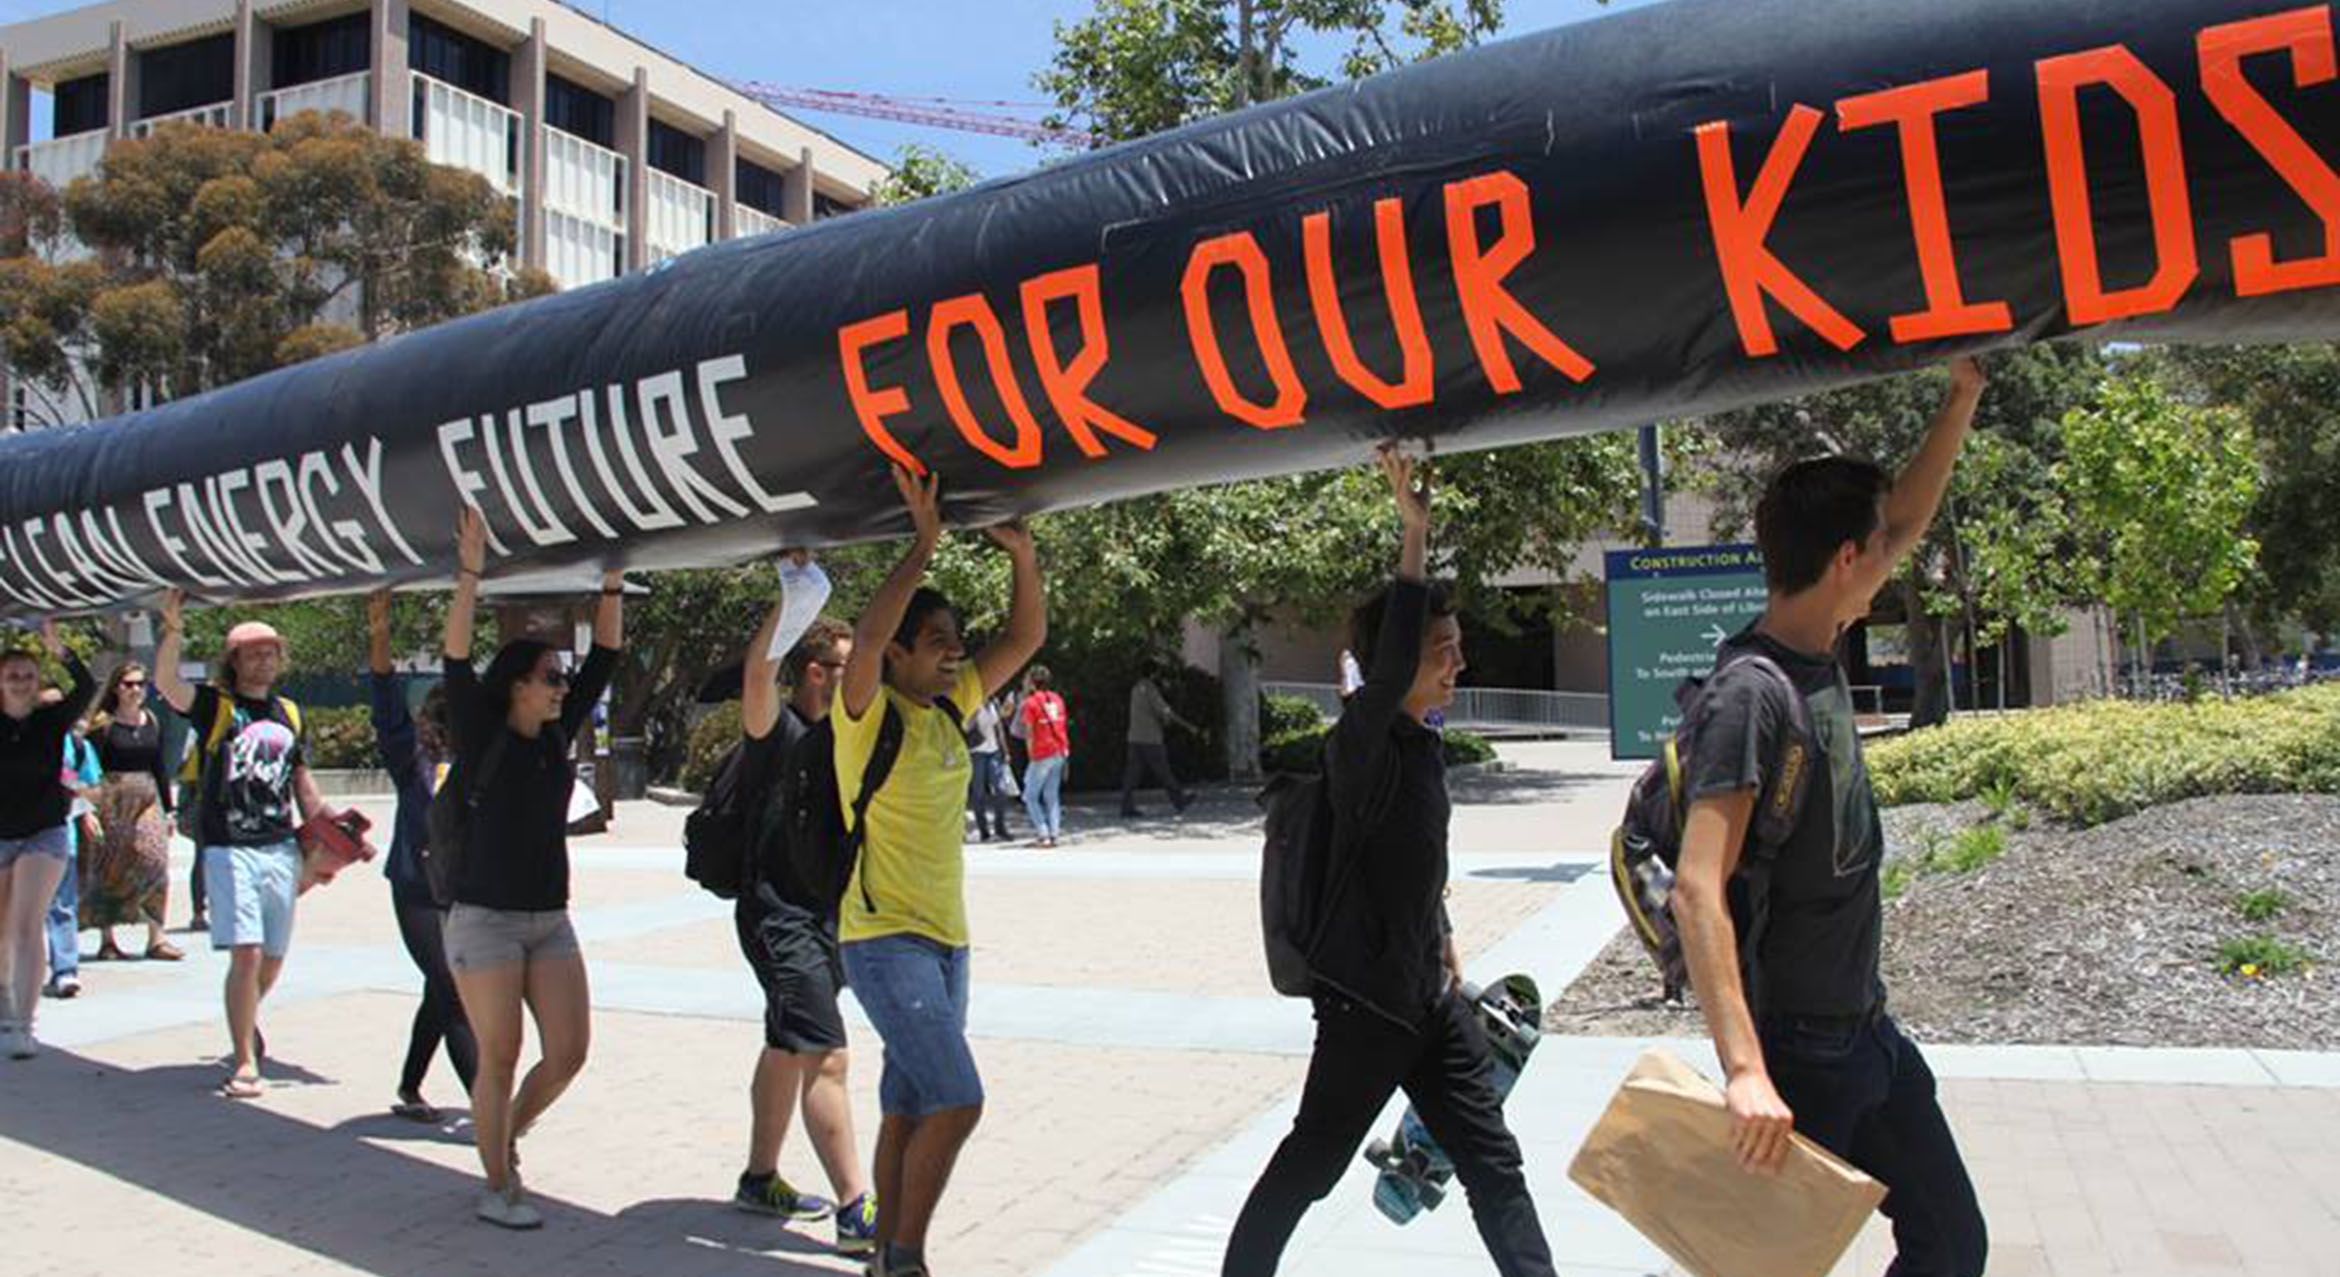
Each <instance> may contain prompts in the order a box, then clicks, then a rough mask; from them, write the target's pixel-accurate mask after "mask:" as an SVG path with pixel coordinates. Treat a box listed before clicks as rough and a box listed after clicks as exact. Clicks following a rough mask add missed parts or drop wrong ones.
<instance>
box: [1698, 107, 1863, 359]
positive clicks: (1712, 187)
mask: <svg viewBox="0 0 2340 1277" xmlns="http://www.w3.org/2000/svg"><path fill="white" fill-rule="evenodd" d="M1821 118H1822V117H1821V115H1820V113H1819V112H1818V111H1815V110H1813V109H1812V108H1811V107H1808V106H1798V107H1794V108H1792V109H1790V110H1789V111H1788V115H1787V122H1786V123H1785V124H1782V125H1781V126H1780V130H1779V137H1778V138H1777V139H1776V140H1775V141H1773V142H1772V144H1771V154H1769V155H1767V156H1765V157H1764V159H1763V171H1762V172H1760V173H1758V174H1756V175H1755V188H1754V189H1753V190H1751V191H1749V192H1747V199H1746V202H1744V203H1741V202H1740V200H1739V174H1738V167H1737V165H1736V164H1734V163H1733V161H1732V159H1731V126H1730V122H1729V121H1727V120H1716V121H1715V122H1713V123H1711V124H1701V125H1699V126H1698V171H1699V174H1700V176H1701V177H1702V178H1703V179H1704V180H1705V184H1706V220H1707V222H1708V224H1709V225H1710V226H1711V227H1712V228H1713V231H1714V255H1715V259H1716V260H1717V261H1718V262H1719V263H1721V265H1722V276H1723V287H1724V289H1725V291H1727V292H1728V293H1729V294H1730V298H1731V317H1732V318H1733V319H1735V320H1737V321H1738V325H1739V344H1740V345H1742V346H1744V347H1746V350H1747V354H1748V356H1749V357H1750V358H1760V357H1762V356H1765V355H1776V354H1778V353H1779V338H1778V337H1777V336H1776V335H1774V334H1773V333H1772V331H1771V316H1770V314H1769V313H1768V312H1766V311H1765V310H1764V308H1763V298H1764V296H1765V295H1766V294H1769V295H1770V296H1772V297H1776V298H1778V299H1779V304H1780V305H1782V306H1785V307H1787V308H1788V310H1789V311H1790V312H1791V313H1792V314H1794V315H1795V317H1796V318H1798V319H1801V320H1803V321H1804V323H1805V324H1806V325H1807V326H1809V327H1810V328H1811V329H1812V331H1814V332H1817V333H1819V334H1820V335H1821V336H1823V337H1825V338H1827V339H1828V340H1829V342H1830V343H1831V344H1833V345H1834V346H1835V347H1836V348H1837V349H1838V350H1851V349H1852V348H1853V347H1855V346H1858V345H1860V344H1861V341H1862V339H1863V338H1865V337H1867V336H1868V334H1866V333H1864V332H1862V331H1861V330H1860V328H1859V326H1858V325H1856V324H1854V323H1853V322H1852V321H1851V320H1849V319H1846V318H1845V317H1844V316H1843V314H1841V313H1840V312H1839V311H1838V310H1837V309H1836V308H1835V307H1834V306H1831V305H1829V304H1828V303H1827V302H1825V301H1823V300H1821V298H1820V294H1818V293H1815V292H1813V291H1812V286H1811V285H1809V284H1807V283H1805V282H1804V281H1803V280H1802V279H1801V278H1799V277H1798V276H1797V275H1796V273H1795V272H1794V271H1791V270H1789V269H1788V268H1787V265H1786V264H1785V263H1784V262H1781V261H1780V260H1779V258H1777V257H1775V256H1773V255H1772V252H1771V249H1770V248H1768V247H1766V246H1765V245H1764V242H1763V241H1764V240H1765V239H1766V238H1767V237H1769V236H1770V234H1771V224H1772V222H1773V221H1774V220H1776V219H1777V218H1778V217H1779V206H1780V203H1781V202H1782V201H1784V200H1785V199H1787V190H1788V183H1789V182H1791V181H1794V180H1795V176H1796V169H1797V168H1798V167H1799V166H1801V165H1802V164H1803V162H1804V152H1805V151H1806V150H1808V149H1810V148H1811V145H1812V135H1813V134H1814V133H1817V132H1819V130H1820V121H1821Z"/></svg>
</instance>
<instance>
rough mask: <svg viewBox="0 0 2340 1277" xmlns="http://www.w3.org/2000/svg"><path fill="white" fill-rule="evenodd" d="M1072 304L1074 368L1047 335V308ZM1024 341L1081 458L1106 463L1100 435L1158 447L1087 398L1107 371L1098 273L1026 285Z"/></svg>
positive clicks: (1076, 270)
mask: <svg viewBox="0 0 2340 1277" xmlns="http://www.w3.org/2000/svg"><path fill="white" fill-rule="evenodd" d="M1066 298H1070V299H1071V300H1072V302H1073V307H1074V310H1075V312H1076V313H1077V314H1078V316H1079V319H1080V325H1081V347H1080V350H1079V352H1078V353H1076V354H1074V355H1073V360H1072V362H1071V363H1070V364H1067V363H1065V362H1064V360H1063V358H1062V357H1061V356H1059V355H1058V354H1057V350H1056V337H1055V335H1054V334H1053V333H1051V332H1049V330H1048V306H1049V303H1051V302H1056V301H1062V300H1065V299H1066ZM1024 335H1025V337H1026V338H1027V339H1028V340H1029V341H1030V342H1031V343H1032V362H1033V363H1034V364H1035V365H1037V366H1038V367H1039V369H1040V388H1041V389H1042V390H1043V391H1045V392H1047V395H1048V406H1049V407H1051V408H1054V409H1056V415H1057V416H1058V417H1060V418H1062V419H1063V421H1064V428H1065V430H1066V431H1067V432H1068V433H1070V434H1071V435H1072V439H1073V443H1074V445H1075V446H1077V447H1078V448H1080V450H1081V453H1082V455H1083V456H1089V457H1102V456H1104V455H1105V445H1104V444H1103V443H1102V442H1100V441H1099V440H1098V438H1097V432H1098V431H1100V430H1102V431H1104V432H1105V433H1106V434H1109V435H1112V436H1114V437H1115V438H1117V439H1123V440H1126V441H1128V442H1130V443H1133V444H1136V445H1137V446H1138V447H1140V448H1151V447H1153V446H1154V432H1153V431H1151V430H1148V429H1146V428H1144V427H1143V426H1139V425H1136V424H1134V423H1132V422H1130V421H1128V420H1126V419H1124V418H1122V417H1120V416H1118V415H1116V414H1115V413H1114V412H1113V411H1112V410H1111V409H1108V408H1106V407H1104V406H1103V405H1101V404H1099V403H1098V402H1097V401H1096V400H1094V399H1091V398H1089V383H1090V382H1092V381H1095V380H1096V379H1097V374H1098V372H1099V371H1101V370H1102V369H1103V368H1104V367H1105V355H1106V350H1107V346H1106V339H1105V300H1104V294H1103V291H1102V290H1101V289H1100V288H1099V287H1098V284H1097V267H1096V266H1095V265H1094V264H1091V265H1088V266H1075V267H1072V268H1070V269H1068V270H1059V271H1050V272H1049V273H1048V274H1045V275H1041V276H1038V277H1036V278H1033V279H1027V280H1025V281H1024Z"/></svg>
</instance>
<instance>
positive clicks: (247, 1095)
mask: <svg viewBox="0 0 2340 1277" xmlns="http://www.w3.org/2000/svg"><path fill="white" fill-rule="evenodd" d="M219 1093H220V1094H221V1095H223V1096H226V1097H227V1098H228V1099H231V1100H256V1099H259V1098H260V1097H261V1096H262V1095H263V1094H265V1093H266V1092H265V1090H264V1088H262V1087H261V1085H260V1079H259V1078H256V1077H231V1078H229V1079H228V1080H227V1081H225V1082H222V1083H220V1084H219Z"/></svg>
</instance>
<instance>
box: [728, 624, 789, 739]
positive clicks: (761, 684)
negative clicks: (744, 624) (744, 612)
mask: <svg viewBox="0 0 2340 1277" xmlns="http://www.w3.org/2000/svg"><path fill="white" fill-rule="evenodd" d="M787 606H788V604H787V602H786V601H785V600H783V601H781V602H778V603H774V604H773V605H772V610H771V611H769V612H766V613H764V623H763V624H761V625H759V626H757V627H756V632H755V636H754V637H752V638H750V639H749V640H748V645H747V652H746V654H745V659H744V660H742V661H741V662H740V671H739V733H740V735H742V736H744V737H746V738H748V739H749V740H762V739H764V738H765V737H766V736H769V735H771V734H772V728H773V727H774V726H775V725H776V724H778V723H779V721H780V676H779V673H778V670H777V668H776V667H777V666H778V664H779V662H777V661H774V660H773V659H772V631H774V630H777V629H779V628H780V613H781V610H782V609H784V608H786V607H787Z"/></svg>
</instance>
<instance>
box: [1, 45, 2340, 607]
mask: <svg viewBox="0 0 2340 1277" xmlns="http://www.w3.org/2000/svg"><path fill="white" fill-rule="evenodd" d="M2335 73H2336V68H2335V57H2334V44H2333V14H2332V10H2331V7H2330V6H2329V5H2324V4H2310V5H2291V4H2273V3H2252V2H2250V0H2154V2H2153V3H2150V4H2140V3H2137V2H2136V0H1674V2H1673V3H1669V4H1663V5H1658V6H1655V7H1652V8H1647V9H1640V10H1635V11H1633V12H1630V13H1625V14H1619V15H1616V16H1613V17H1609V18H1604V19H1601V20H1598V21H1593V22H1587V23H1583V24H1581V25H1577V26H1572V27H1567V28H1563V29H1560V30H1556V31H1552V32H1548V33H1545V34H1543V35H1538V36H1531V37H1527V38H1524V39H1518V40H1512V41H1509V42H1506V43H1503V44H1499V45H1494V46H1491V47H1488V48H1485V49H1481V50H1478V51H1475V52H1472V53H1467V54H1462V55H1459V56H1456V57H1451V58H1446V59H1442V60H1440V61H1438V62H1434V63H1430V64H1425V65H1423V66H1419V67H1415V68H1411V69H1408V70H1404V71H1400V72H1397V73H1394V74H1390V75H1385V76H1381V77H1378V78H1376V79H1373V80H1368V81H1365V82H1363V83H1360V84H1355V85H1347V86H1342V87H1339V88H1335V89H1329V90H1326V91H1323V92H1320V93H1316V94H1312V95H1309V96H1307V97H1303V98H1298V99H1294V100H1291V101H1287V102H1279V103H1274V104H1271V105H1266V106H1261V107H1256V108H1253V109H1251V110H1248V111H1244V112H1241V113H1238V114H1235V115H1230V116H1227V117H1224V118H1220V119H1216V120H1211V121H1208V122H1205V123H1202V124H1198V125H1194V126H1191V127H1188V128H1185V129H1181V130H1179V131H1177V132H1174V133H1169V134H1165V135H1162V136H1158V137H1153V138H1148V139H1144V140H1142V141H1138V142H1135V143H1131V144H1128V145H1124V146H1119V147H1116V148H1113V149H1111V150H1107V151H1102V152H1098V153H1095V154H1090V155H1085V156H1083V157H1080V158H1078V159H1074V160H1070V161H1067V162H1064V163H1060V164H1056V165H1053V166H1050V167H1047V168H1043V169H1041V170H1039V171H1037V172H1034V173H1031V174H1029V175H1026V176H1023V177H1017V178H1012V179H1008V180H1004V181H998V182H993V183H991V184H989V185H986V186H983V187H980V188H978V189H975V190H972V191H968V192H964V193H962V194H958V195H953V196H950V197H947V198H942V199H936V200H929V201H926V202H923V203H920V204H917V205H914V206H911V207H906V208H901V209H892V210H885V211H878V212H868V213H859V214H855V215H852V216H849V217H843V218H839V219H835V220H832V221H827V222H823V223H821V224H820V225H818V226H814V227H810V228H806V229H800V230H790V231H785V232H782V233H779V234H776V235H772V236H767V237H762V238H757V239H751V240H740V241H734V242H731V243H726V244H721V245H716V246H713V247H709V248H705V249H701V250H699V251H697V252H694V253H691V254H688V255H686V256H684V257H682V258H679V259H676V260H673V261H670V262H667V263H664V264H662V265H661V266H659V267H657V268H656V269H653V270H651V271H648V272H646V273H643V274H641V275H638V276H633V277H629V278H626V279H623V280H617V281H613V282H611V283H607V284H602V285H596V286H593V287H588V288H583V289H579V290H577V291H575V292H572V293H567V294H563V295H560V296H556V297H550V298H546V299H543V300H539V301H535V302H531V303H528V304H525V305H519V306H513V307H508V308H505V309H502V310H498V311H495V312H492V313H489V314H485V315H479V316H475V317H472V318H469V319H464V320H461V321H458V322H455V323H450V324H446V325H443V326H440V327H437V328H433V329H429V330H426V331H421V332H416V333H412V334H408V335H404V336H401V337H398V338H395V339H392V340H389V341H384V342H381V343H379V344H377V345H374V346H371V347H367V348H364V349H360V350H355V351H351V352H347V353H344V354H341V355H336V356H333V357H329V358H324V359H319V360H316V361H314V362H311V363H307V364H302V365H300V366H298V367H294V368H289V369H286V370H283V371H281V372H277V373H273V374H271V375H268V376H265V377H260V378H256V379H254V380H252V381H249V382H245V383H241V384H239V385H235V386H231V387H228V388H226V389H223V390H219V391H215V392H212V393H209V394H205V395H202V396H199V397H195V398H190V399H186V400H183V401H180V402H176V403H171V404H168V405H165V406H163V407H160V408H156V409H154V410H152V411H148V412H141V413H136V414H132V415H130V416H126V417H122V418H119V419H116V420H113V421H108V422H104V423H100V424H97V425H93V426H89V427H85V428H78V429H67V430H56V431H47V432H41V433H35V434H27V435H22V436H17V437H14V438H10V439H7V440H5V441H0V606H4V607H5V609H6V611H7V613H8V614H10V615H15V616H27V615H35V614H44V613H53V612H72V611H86V610H94V609H102V608H105V607H108V606H112V605H116V604H121V603H123V602H125V601H128V600H132V599H136V598H139V597H142V596H145V595H148V594H151V593H152V592H153V591H154V590H155V589H157V588H158V587H160V586H163V585H166V584H176V585H183V586H185V587H187V588H188V589H190V590H191V591H192V592H193V593H195V594H196V595H197V596H198V597H204V598H211V599H223V598H230V597H246V598H254V597H284V596H293V595H300V594H312V593H325V592H334V591H346V590H355V589H362V588H366V587H369V586H372V585H375V584H379V583H382V582H384V581H400V582H414V581H428V580H433V579H442V578H443V577H444V576H445V575H446V574H447V572H448V570H449V569H450V568H451V566H452V562H453V543H454V535H455V533H454V529H455V514H456V511H457V509H458V507H459V505H460V504H462V503H471V504H475V505H477V506H479V507H480V508H481V509H482V510H483V511H484V512H485V513H486V515H487V519H488V524H489V527H490V528H491V529H492V537H493V545H492V550H493V553H494V555H495V556H496V559H497V562H498V564H499V566H502V567H505V568H508V569H509V568H521V569H539V568H541V569H553V568H564V567H576V566H579V565H583V564H588V563H603V564H613V565H614V564H623V565H628V566H635V567H674V566H684V565H704V564H712V563H721V562H732V561H738V560H741V559H744V558H747V557H749V556H753V555H756V554H761V553H766V552H769V551H771V550H772V549H774V548H776V547H779V546H782V545H791V544H802V545H819V544H823V543H831V542H839V541H847V540H854V539H861V538H868V537H873V536H879V535H883V534H886V533H888V532H890V531H896V530H899V529H900V527H901V526H902V524H901V515H900V512H899V511H898V509H897V508H896V504H895V500H894V496H893V492H894V490H893V486H892V485H891V484H890V483H888V482H886V480H885V474H886V467H887V466H889V465H891V464H895V463H899V464H902V465H905V466H908V467H910V468H912V469H914V470H921V471H923V470H927V469H933V470H936V471H939V472H941V473H942V475H943V476H944V487H943V491H944V494H945V496H946V497H947V498H948V500H949V513H950V516H951V517H952V518H953V520H954V521H957V522H961V523H975V522H982V521H986V520H989V519H993V518H998V517H1002V516H1005V515H1007V514H1010V513H1015V512H1030V511H1039V510H1047V509H1052V508H1059V507H1064V506H1071V505H1081V504H1087V503H1093V502H1100V501H1108V500H1113V499H1116V498H1121V497H1128V496H1132V495H1136V494H1139V493H1145V492H1153V491H1160V490H1163V489H1168V488H1173V487H1178V486H1183V485H1192V484H1202V483H1211V482H1220V481H1225V480H1231V479H1240V478H1247V477H1254V476H1261V475H1269V474H1277V473H1288V472H1292V471H1298V470H1304V469H1309V468H1315V467H1322V466H1328V465H1334V464H1340V463H1345V462H1348V461H1352V460H1354V459H1356V458H1358V457H1360V456H1362V455H1363V453H1364V452H1365V450H1366V449H1367V448H1368V447H1369V446H1370V445H1371V444H1372V443H1373V442H1375V441H1377V440H1380V439H1383V438H1388V437H1393V436H1405V437H1413V438H1425V439H1435V440H1437V441H1439V443H1440V446H1442V447H1448V448H1484V447H1495V446H1500V445H1504V444H1510V443H1517V442H1521V441H1525V440H1534V439H1548V438H1553V437H1556V436H1561V435H1568V434H1575V433H1581V432H1586V431H1596V430H1606V429H1613V428H1618V427H1623V426H1628V425H1633V424H1638V423H1641V422H1644V421H1649V420H1652V419H1656V418H1661V417H1672V416H1683V415H1690V414H1698V413H1704V412H1710V411H1714V410H1718V409H1723V408H1728V407H1732V406H1735V405H1741V404H1746V403H1750V402H1755V401H1760V400H1765V399H1775V398H1779V397H1783V396H1788V395H1793V394H1798V393H1802V392H1806V391H1811V390H1817V389H1822V388H1826V387H1829V386H1834V385H1841V384H1844V383H1847V382H1851V381H1855V380H1859V379H1862V378H1867V377H1874V376H1878V375H1882V374H1885V373H1890V372H1895V371H1900V370H1903V369H1907V368H1910V367H1914V366H1918V365H1921V364H1925V363H1929V362H1933V361H1937V360H1940V359H1942V358H1944V357H1945V356H1947V355H1949V354H1953V353H1958V352H1965V351H1974V350H1982V349H1987V348H1990V347H1994V346H2004V345H2011V344H2017V343H2022V342H2029V341H2039V340H2045V339H2052V338H2056V337H2061V336H2066V335H2070V334H2075V333H2094V334H2100V335H2104V336H2118V337H2123V338H2131V339H2150V340H2167V341H2179V342H2233V341H2262V340H2290V339H2305V338H2325V339H2329V338H2332V337H2335V336H2340V294H2336V293H2335V291H2334V288H2335V285H2336V284H2340V175H2336V174H2335V172H2334V168H2333V157H2334V155H2335V151H2336V148H2340V84H2336V83H2335Z"/></svg>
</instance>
